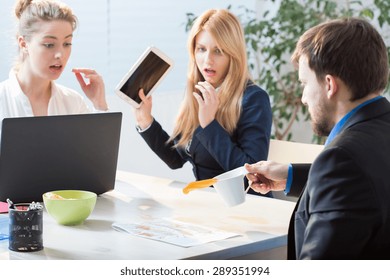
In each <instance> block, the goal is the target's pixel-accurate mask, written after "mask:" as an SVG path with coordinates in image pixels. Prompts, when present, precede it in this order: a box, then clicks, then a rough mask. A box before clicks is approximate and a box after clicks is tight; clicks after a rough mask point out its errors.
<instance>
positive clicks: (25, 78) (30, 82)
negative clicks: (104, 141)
mask: <svg viewBox="0 0 390 280" xmlns="http://www.w3.org/2000/svg"><path fill="white" fill-rule="evenodd" d="M15 14H16V16H17V18H18V20H19V23H18V33H17V43H18V46H19V58H18V61H17V63H16V65H15V66H14V67H13V68H12V69H11V71H10V73H9V78H8V79H7V80H5V81H3V82H1V83H0V118H1V120H2V119H3V118H6V117H25V116H47V115H64V114H83V113H88V112H91V111H92V110H91V109H89V108H88V105H87V103H86V102H85V100H84V98H83V96H82V95H80V94H79V93H77V92H76V91H74V90H72V89H69V88H66V87H64V86H61V85H58V84H56V83H55V82H54V81H55V80H57V79H58V78H59V77H60V76H61V74H62V72H63V71H64V69H65V66H66V63H67V62H68V59H69V57H70V54H71V49H72V38H73V31H74V30H75V28H76V26H77V18H76V16H75V15H74V14H73V12H72V10H71V9H70V8H69V7H68V6H66V5H64V4H62V3H60V2H58V1H50V0H39V1H36V0H35V1H32V0H18V1H17V4H16V7H15ZM72 71H73V72H74V74H75V76H76V78H77V80H78V82H79V83H80V86H81V88H82V90H83V92H84V93H85V95H86V96H87V97H88V99H89V100H90V101H91V102H92V104H93V106H94V108H93V110H94V111H107V110H108V106H107V102H106V98H105V89H104V82H103V79H102V78H101V76H100V75H99V74H98V73H96V72H95V71H94V70H92V69H86V68H77V69H73V70H72Z"/></svg>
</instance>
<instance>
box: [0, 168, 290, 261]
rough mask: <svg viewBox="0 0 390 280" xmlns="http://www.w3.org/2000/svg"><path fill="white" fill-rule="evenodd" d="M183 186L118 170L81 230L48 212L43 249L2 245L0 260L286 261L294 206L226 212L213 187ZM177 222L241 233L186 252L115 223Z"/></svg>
mask: <svg viewBox="0 0 390 280" xmlns="http://www.w3.org/2000/svg"><path fill="white" fill-rule="evenodd" d="M184 186H185V184H184V183H180V182H176V181H171V180H168V179H162V178H156V177H150V176H144V175H139V174H134V173H129V172H123V171H118V172H117V181H116V186H115V190H114V191H111V192H107V193H105V194H103V195H101V196H99V197H98V200H97V203H96V207H95V209H94V211H93V213H92V214H91V216H90V217H89V218H88V219H87V220H86V221H85V222H84V224H82V225H79V226H73V227H67V226H61V225H58V224H57V223H56V222H55V221H54V220H53V219H52V218H51V217H50V216H49V215H48V214H47V212H44V225H43V240H44V250H42V251H39V252H33V253H18V252H13V251H9V250H8V241H1V242H0V259H76V260H81V259H89V260H98V259H107V260H115V259H129V260H130V259H136V260H149V259H154V260H156V259H168V260H175V259H249V258H253V257H255V258H264V259H284V258H285V257H286V255H285V254H286V240H287V238H286V234H287V228H288V223H289V219H290V215H291V213H292V211H293V207H294V203H293V202H289V201H282V200H278V199H270V198H263V197H257V196H252V195H247V200H246V202H245V203H243V204H241V205H239V206H236V207H232V208H228V207H226V206H225V205H224V203H223V201H222V199H221V198H220V197H219V196H218V194H217V193H216V192H215V190H214V189H211V188H208V189H203V190H196V191H193V192H191V193H189V194H188V195H184V194H183V193H182V189H183V187H184ZM155 218H173V219H175V220H179V221H183V222H188V223H192V224H198V225H204V226H208V227H213V228H216V229H220V230H226V231H231V232H236V233H239V234H241V236H238V237H233V238H230V239H225V240H221V241H216V242H212V243H207V244H203V245H199V246H194V247H189V248H183V247H179V246H175V245H171V244H168V243H163V242H158V241H154V240H150V239H146V238H140V237H136V236H132V235H130V234H127V233H123V232H118V231H116V230H114V229H113V228H112V226H111V225H112V223H114V222H118V223H130V222H145V221H149V220H151V219H155Z"/></svg>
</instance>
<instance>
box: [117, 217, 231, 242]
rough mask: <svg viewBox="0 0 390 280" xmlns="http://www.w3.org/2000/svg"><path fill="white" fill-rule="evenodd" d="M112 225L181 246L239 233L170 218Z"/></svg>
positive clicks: (215, 239) (135, 233) (144, 236)
mask: <svg viewBox="0 0 390 280" xmlns="http://www.w3.org/2000/svg"><path fill="white" fill-rule="evenodd" d="M112 227H113V228H114V229H115V230H118V231H123V232H127V233H130V234H132V235H135V236H139V237H143V238H148V239H153V240H157V241H161V242H165V243H170V244H173V245H177V246H181V247H192V246H196V245H201V244H204V243H208V242H213V241H218V240H223V239H227V238H231V237H235V236H239V234H237V233H233V232H227V231H221V230H217V229H214V228H209V227H204V226H199V225H194V224H189V223H184V222H179V221H175V220H170V219H160V220H153V221H150V222H143V223H136V224H119V223H114V224H112Z"/></svg>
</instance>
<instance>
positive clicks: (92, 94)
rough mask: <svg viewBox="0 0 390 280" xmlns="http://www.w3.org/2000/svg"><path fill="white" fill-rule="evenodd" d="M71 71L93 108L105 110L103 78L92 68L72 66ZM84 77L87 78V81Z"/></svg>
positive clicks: (106, 107)
mask: <svg viewBox="0 0 390 280" xmlns="http://www.w3.org/2000/svg"><path fill="white" fill-rule="evenodd" d="M72 72H73V73H74V74H75V75H76V78H77V81H78V82H79V84H80V86H81V89H82V90H83V92H84V94H85V95H86V96H87V97H88V99H89V100H91V102H92V104H93V106H94V107H95V109H97V110H100V111H107V110H108V106H107V102H106V95H105V88H104V82H103V78H102V77H101V76H100V75H99V74H98V73H97V72H96V71H95V70H93V69H88V68H74V69H72ZM85 79H88V80H89V82H88V83H87V82H86V81H85Z"/></svg>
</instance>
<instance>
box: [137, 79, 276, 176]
mask: <svg viewBox="0 0 390 280" xmlns="http://www.w3.org/2000/svg"><path fill="white" fill-rule="evenodd" d="M271 125H272V111H271V105H270V101H269V96H268V94H267V93H266V92H265V91H264V90H262V89H261V88H260V87H258V86H256V85H254V84H252V83H250V84H248V86H247V88H246V90H245V92H244V95H243V99H242V112H241V116H240V118H239V121H238V124H237V128H236V130H235V131H234V133H233V135H229V134H228V133H227V131H226V130H225V129H224V128H223V127H222V126H221V125H220V124H219V123H218V122H217V121H216V120H214V121H213V122H211V123H210V124H209V125H208V126H207V127H205V128H204V129H203V128H201V127H200V126H199V127H198V128H197V129H196V131H195V133H194V135H193V138H192V142H191V146H190V148H189V153H188V152H186V151H185V150H184V149H174V148H173V145H174V143H176V142H177V141H175V142H171V143H168V144H167V143H166V142H167V140H168V138H169V135H168V134H167V133H166V132H165V131H164V130H163V129H162V127H161V125H160V124H159V123H158V122H157V121H153V123H152V125H151V127H150V128H149V129H147V130H146V131H144V132H142V133H141V136H142V137H143V139H144V140H145V141H146V143H147V144H148V145H149V147H150V148H151V149H152V150H153V151H154V152H155V153H156V154H157V155H158V156H159V157H160V158H161V159H162V160H163V161H164V162H165V163H166V164H167V165H168V166H169V167H170V168H172V169H177V168H181V167H182V166H183V165H184V163H185V162H187V161H189V162H190V163H191V164H192V166H193V172H194V175H195V177H196V179H197V180H202V179H209V178H213V177H215V176H217V175H219V174H221V173H223V172H225V171H229V170H232V169H234V168H236V167H239V166H243V165H244V164H245V163H255V162H257V161H260V160H265V159H267V157H268V149H269V141H270V134H271Z"/></svg>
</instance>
